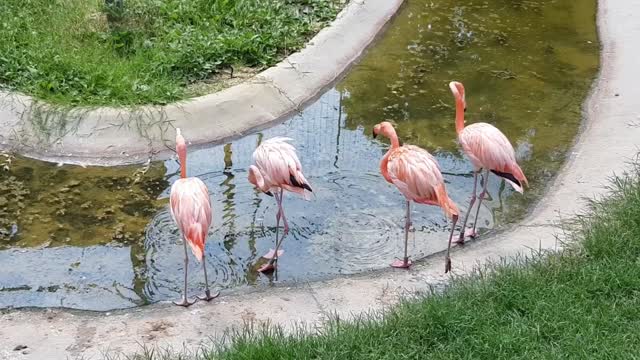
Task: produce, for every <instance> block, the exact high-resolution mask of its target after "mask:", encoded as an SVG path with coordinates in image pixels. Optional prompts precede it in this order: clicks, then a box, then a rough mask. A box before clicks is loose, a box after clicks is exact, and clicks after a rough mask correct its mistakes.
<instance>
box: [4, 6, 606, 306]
mask: <svg viewBox="0 0 640 360" xmlns="http://www.w3.org/2000/svg"><path fill="white" fill-rule="evenodd" d="M596 40H597V39H596V30H595V1H592V0H589V1H587V0H579V1H573V2H567V1H524V0H520V1H513V0H509V1H506V0H488V1H459V0H457V1H453V0H450V1H438V2H431V1H412V0H409V1H408V2H407V4H406V6H405V7H404V8H403V10H402V11H401V13H400V14H399V15H398V17H397V18H396V19H395V20H394V21H393V22H392V24H391V26H390V27H389V30H388V31H387V33H386V34H385V35H384V36H383V38H382V39H381V40H380V42H379V43H378V44H377V45H376V46H374V47H373V48H372V49H371V50H370V51H369V53H368V54H367V55H366V56H365V57H364V59H363V60H362V61H361V62H360V64H359V65H357V66H355V68H354V69H353V70H352V71H351V73H350V74H349V75H348V76H347V77H346V78H345V79H344V80H343V81H342V82H340V83H339V84H338V85H337V86H336V87H335V88H334V89H331V90H330V91H328V92H327V93H326V94H324V95H323V96H322V97H321V98H320V99H319V100H318V101H316V102H315V103H314V104H312V105H310V106H309V107H308V108H307V109H305V110H304V111H303V112H302V113H301V114H299V115H298V116H295V117H294V118H292V119H290V120H287V121H286V122H284V123H283V124H281V125H278V126H275V127H273V128H270V129H268V130H265V131H262V132H260V133H256V134H253V135H250V136H247V137H245V138H242V139H239V140H237V141H234V142H232V143H229V144H224V145H220V146H214V147H210V148H206V149H201V150H197V151H190V152H189V157H188V168H189V175H190V176H198V177H200V178H201V179H202V180H203V181H205V183H206V184H207V186H208V187H209V190H210V193H211V200H212V204H213V207H214V224H213V226H212V228H211V231H210V233H209V241H208V243H207V247H206V259H207V264H208V266H209V274H210V282H211V285H212V286H213V287H215V288H220V289H228V288H234V287H242V286H249V285H256V284H257V285H263V284H269V283H272V282H274V281H276V279H275V278H274V277H273V276H265V275H261V274H258V273H257V272H256V269H257V268H258V267H259V266H260V265H261V264H262V263H263V260H261V258H260V256H261V255H262V254H264V253H265V252H267V251H268V250H269V248H270V247H272V246H273V239H274V235H275V210H276V204H275V200H274V199H273V198H271V197H268V196H265V195H263V194H260V193H258V192H256V191H255V190H254V189H253V188H252V187H251V185H250V184H249V183H248V182H247V180H246V175H247V174H246V169H247V167H248V166H249V165H250V164H251V153H252V152H253V150H254V149H255V147H256V146H257V145H258V144H259V143H260V142H261V141H263V140H264V139H266V138H269V137H272V136H289V137H291V138H293V139H295V142H294V144H295V145H296V147H297V148H298V152H299V155H300V158H301V161H302V164H303V168H304V171H305V173H306V175H307V178H308V179H309V181H310V182H311V184H312V186H313V187H314V190H315V191H314V194H315V196H314V198H313V199H312V200H311V201H310V202H305V201H304V200H302V199H300V198H295V197H293V196H287V197H286V198H285V204H284V205H285V211H286V214H287V217H288V219H289V221H290V224H291V232H290V234H289V237H288V238H287V239H286V240H285V243H284V250H285V255H284V257H283V258H282V259H281V260H280V265H279V271H278V277H277V281H279V282H285V283H286V282H294V281H308V280H314V279H319V278H325V277H330V276H335V275H338V274H352V273H357V272H362V271H367V270H371V269H377V268H383V267H386V266H387V265H388V264H389V263H390V262H391V261H392V260H393V259H394V257H395V256H400V255H401V251H402V248H401V239H402V233H403V230H402V226H403V224H404V218H403V217H404V208H403V198H402V196H401V195H400V194H399V193H398V191H397V190H396V189H395V188H394V187H393V186H391V185H389V184H387V183H386V182H385V181H384V180H383V179H382V177H381V176H380V174H379V169H378V162H379V159H380V158H381V156H382V155H383V154H384V152H385V151H386V149H387V147H388V145H387V143H386V142H385V141H384V140H382V141H377V140H374V139H372V138H371V128H372V126H373V125H374V124H375V123H377V122H379V121H381V120H384V119H389V120H392V121H393V122H395V124H396V125H397V129H398V133H399V136H400V138H401V140H402V141H403V142H405V143H412V144H416V145H419V146H422V147H424V148H426V149H428V150H429V151H431V152H432V153H433V154H434V155H436V157H437V159H438V161H439V162H440V165H441V168H442V170H443V172H444V176H445V180H446V182H447V187H448V191H449V193H450V196H451V197H452V198H453V200H454V201H456V202H457V203H458V204H459V207H460V208H461V210H462V211H466V206H467V202H468V199H469V192H470V191H471V188H472V181H473V177H472V174H471V170H472V169H471V166H470V164H469V162H468V161H467V160H466V159H465V158H464V157H463V156H462V154H461V153H460V152H459V150H458V147H457V145H456V142H455V129H454V120H453V119H454V107H453V98H452V96H451V94H450V92H449V89H448V86H447V84H448V82H449V81H451V80H459V81H462V82H463V83H464V84H465V86H466V89H467V106H468V111H467V119H468V122H475V121H484V122H489V123H492V124H494V125H496V126H498V127H499V128H500V129H501V130H502V131H503V132H504V133H505V134H506V135H507V136H508V137H509V138H510V139H511V141H512V143H513V144H514V147H515V148H516V151H517V154H518V156H519V158H520V161H521V164H522V166H523V169H524V171H525V173H526V174H527V177H528V178H529V182H530V183H531V188H529V189H527V191H526V193H525V196H520V195H518V194H514V192H513V191H512V190H511V189H510V188H508V187H506V186H504V184H503V183H502V182H500V181H498V180H497V179H496V178H494V177H492V178H491V179H490V180H489V187H488V188H489V194H490V197H489V199H488V200H486V201H485V202H484V203H483V206H482V209H481V211H480V218H479V222H478V224H479V228H480V230H481V232H482V233H485V234H486V233H490V232H491V231H494V230H495V229H496V228H499V227H501V226H505V225H506V224H508V223H509V222H513V221H516V220H518V219H521V218H522V217H523V216H524V214H525V213H526V211H527V209H528V208H529V207H530V205H531V204H532V202H533V201H534V200H536V199H538V198H539V196H540V194H541V193H542V192H543V191H544V189H545V186H546V184H547V182H548V180H549V179H551V178H552V177H553V176H554V175H555V174H556V173H557V170H558V169H559V167H560V166H561V164H562V162H563V160H564V159H565V157H566V153H567V151H568V149H569V147H570V145H571V143H572V139H573V138H574V136H575V134H576V132H577V130H578V127H579V124H580V119H581V103H582V101H583V99H584V97H585V96H586V94H587V92H588V90H589V86H590V84H591V81H592V80H593V77H594V75H595V73H596V70H597V65H598V58H597V50H598V44H597V41H596ZM4 159H5V158H4V157H2V156H0V160H2V161H4ZM9 160H10V161H9ZM2 164H3V165H6V169H5V170H0V264H2V265H0V307H9V306H14V307H18V306H64V307H73V308H81V309H95V310H107V309H113V308H123V307H131V306H137V305H142V304H146V303H150V302H155V301H161V300H168V299H173V298H177V297H178V296H179V292H180V290H181V283H180V281H181V279H182V271H183V248H182V244H181V242H180V237H179V234H178V231H177V228H176V227H175V225H174V224H173V222H172V220H171V217H170V215H169V212H168V208H167V204H168V199H167V196H168V191H169V186H170V184H171V183H172V182H173V181H175V180H176V179H177V176H178V163H177V161H175V160H169V161H165V162H152V163H150V164H146V165H144V166H129V167H119V168H94V167H92V168H82V167H77V166H57V165H56V164H48V163H43V162H38V161H33V160H28V159H24V158H20V157H10V158H8V159H7V161H4V162H3V163H2ZM412 216H413V220H414V225H415V228H416V229H415V230H416V231H415V233H413V234H412V238H411V240H410V252H411V255H412V256H413V257H414V258H421V257H424V256H427V255H429V254H433V253H435V252H439V251H441V250H443V249H444V248H445V247H446V240H447V233H448V231H449V230H450V224H449V223H448V222H447V221H446V220H445V218H444V216H443V214H442V212H441V211H440V210H439V209H438V208H435V207H430V206H424V205H417V206H414V207H413V212H412ZM429 261H442V259H440V258H433V259H432V260H429ZM454 265H455V258H454ZM189 266H190V268H189V270H190V271H191V276H190V279H191V280H190V285H189V286H190V289H191V290H190V291H192V292H194V293H195V292H196V291H199V290H200V289H201V288H202V286H203V276H202V270H201V267H200V266H199V265H198V264H196V262H195V261H192V262H190V264H189Z"/></svg>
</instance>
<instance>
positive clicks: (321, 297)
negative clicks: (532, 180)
mask: <svg viewBox="0 0 640 360" xmlns="http://www.w3.org/2000/svg"><path fill="white" fill-rule="evenodd" d="M639 15H640V2H635V3H630V2H619V1H613V0H600V1H599V3H598V29H599V34H600V40H601V44H602V51H601V68H600V72H599V74H598V78H597V80H596V82H595V83H594V86H593V88H592V92H591V94H590V95H589V97H588V99H587V100H586V102H585V105H584V117H585V119H584V122H583V126H582V129H581V132H580V134H579V135H578V137H577V138H576V140H575V144H574V147H573V149H572V151H571V153H570V155H569V157H568V159H567V161H566V163H565V164H564V166H563V168H562V169H561V171H560V172H559V174H558V176H557V177H556V179H555V180H554V181H553V182H552V183H551V184H550V187H549V190H548V191H547V193H546V194H545V195H544V196H543V198H542V199H541V200H540V201H539V202H538V204H537V205H536V206H535V208H534V209H533V210H532V212H531V213H530V214H529V215H528V216H527V217H526V218H525V219H524V220H523V221H522V222H521V223H519V224H518V225H516V226H514V227H512V228H511V229H509V230H506V231H503V232H500V233H497V234H495V235H493V236H490V237H487V238H485V239H482V240H479V241H473V242H469V243H468V244H467V245H465V246H464V247H458V248H456V249H454V252H453V254H452V259H453V266H454V276H457V275H465V274H468V273H469V272H470V271H472V270H473V269H475V268H476V267H477V266H478V265H480V264H486V263H489V262H497V261H501V260H502V259H505V258H507V259H508V258H513V257H516V256H519V255H522V254H525V255H527V254H530V253H531V252H536V251H539V250H557V249H559V248H560V246H561V243H562V242H561V241H562V240H563V239H564V237H565V235H566V234H565V233H563V230H562V227H560V226H559V224H562V223H563V222H564V221H565V220H568V219H572V218H573V217H574V216H575V214H579V213H582V212H583V211H584V209H585V206H586V204H587V201H586V200H585V199H586V198H593V197H599V196H603V195H606V193H607V190H606V185H607V184H608V182H609V180H610V177H611V176H612V175H614V174H622V173H624V172H625V171H626V170H629V169H630V166H631V165H630V161H631V160H632V159H633V158H634V156H635V154H636V153H637V152H638V144H640V115H639V113H638V111H637V109H636V106H635V102H636V101H637V100H636V99H639V98H640V88H639V87H637V86H635V82H636V79H638V78H640V68H638V66H637V65H636V60H635V59H636V58H637V57H638V56H640V50H638V49H637V47H636V46H635V42H634V41H633V39H636V38H638V37H640V26H638V25H637V22H636V19H637V18H638V16H639ZM420 240H421V239H417V241H420ZM443 270H444V262H443V258H442V254H437V255H435V256H431V257H429V258H427V259H425V260H423V261H420V262H418V263H417V264H416V265H415V266H414V267H413V268H412V269H410V270H408V271H406V270H398V269H386V270H380V271H376V272H369V273H364V274H360V275H356V276H349V277H338V278H334V279H331V280H326V281H319V282H312V283H298V284H295V285H289V286H276V287H267V288H260V289H258V290H256V291H252V292H238V293H232V294H226V295H223V296H222V297H220V298H218V299H216V300H214V301H212V302H211V303H198V304H196V305H194V306H192V307H191V308H188V309H183V308H179V307H175V306H172V305H170V304H168V303H162V304H156V305H151V306H146V307H141V308H137V309H132V310H122V311H113V312H107V313H95V312H81V311H71V310H63V309H32V310H9V311H3V312H0V339H2V341H1V342H0V358H2V359H65V358H69V357H70V358H74V357H77V356H83V357H84V358H97V359H100V358H102V356H101V354H102V353H103V352H105V351H111V352H116V353H117V352H124V353H129V354H131V353H133V352H136V351H140V349H141V348H140V344H141V343H145V344H146V345H148V346H160V347H172V348H174V349H177V350H179V349H182V348H183V347H187V348H189V349H195V348H196V347H198V346H200V345H202V344H203V343H204V344H207V343H208V342H209V341H210V340H209V339H210V337H212V336H213V337H215V336H220V335H221V334H223V333H224V331H225V330H226V329H229V328H232V327H239V326H242V325H243V324H244V323H246V322H255V323H258V324H260V323H269V324H277V325H281V326H283V327H284V328H285V329H294V328H295V327H296V326H298V325H299V324H306V325H307V326H308V327H309V328H313V327H314V326H322V324H323V323H324V322H325V321H326V319H327V318H328V317H330V316H334V315H338V316H340V317H341V318H346V319H348V318H350V317H352V316H354V314H361V313H363V312H367V311H378V310H384V309H387V308H388V307H389V306H391V305H393V304H396V303H397V302H398V301H399V300H400V299H402V298H405V297H407V296H412V295H416V294H418V295H419V294H425V293H428V292H429V291H430V289H431V288H432V287H434V286H435V287H440V286H444V285H445V284H447V283H448V282H449V281H450V279H451V277H450V275H445V274H444V272H443ZM17 345H26V346H28V348H27V349H28V352H27V353H26V354H22V353H21V352H20V351H13V348H14V347H15V346H17Z"/></svg>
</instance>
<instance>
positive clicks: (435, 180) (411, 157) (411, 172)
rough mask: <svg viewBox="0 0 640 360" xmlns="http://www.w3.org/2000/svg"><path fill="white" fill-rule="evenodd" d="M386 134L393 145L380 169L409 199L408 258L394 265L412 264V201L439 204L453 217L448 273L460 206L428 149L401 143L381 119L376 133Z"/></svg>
mask: <svg viewBox="0 0 640 360" xmlns="http://www.w3.org/2000/svg"><path fill="white" fill-rule="evenodd" d="M377 135H383V136H386V137H388V138H389V139H390V140H391V148H390V149H389V151H387V153H386V154H385V155H384V157H383V158H382V161H381V162H380V172H382V176H383V177H384V178H385V179H386V180H387V181H388V182H390V183H392V184H393V185H395V186H396V187H397V188H398V190H400V192H401V193H402V194H403V195H404V197H405V198H406V200H407V214H406V219H405V225H404V258H403V259H401V260H400V259H398V260H396V261H394V262H393V263H392V264H391V266H393V267H397V268H408V267H410V266H411V261H410V260H409V255H408V254H407V243H408V241H409V227H410V226H411V201H414V202H416V203H418V204H427V205H435V206H439V207H441V208H442V210H443V211H444V213H445V215H447V216H449V217H451V219H452V221H453V224H452V225H451V234H449V245H448V247H447V256H446V260H445V270H444V271H445V273H446V272H449V271H450V270H451V258H450V257H449V252H450V250H451V239H452V238H453V231H454V229H455V226H456V222H457V221H458V207H457V206H456V204H455V203H454V202H453V200H451V199H450V198H449V195H447V190H446V188H445V186H444V179H443V178H442V174H441V173H440V166H439V165H438V162H437V161H436V159H435V158H434V157H433V156H432V155H431V154H429V152H428V151H427V150H424V149H421V148H419V147H417V146H413V145H403V146H400V142H399V141H398V135H397V134H396V130H395V129H394V128H393V125H391V123H389V122H386V121H384V122H381V123H380V124H377V125H376V126H374V127H373V137H374V138H375V137H376V136H377Z"/></svg>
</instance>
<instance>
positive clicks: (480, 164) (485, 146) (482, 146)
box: [449, 81, 528, 244]
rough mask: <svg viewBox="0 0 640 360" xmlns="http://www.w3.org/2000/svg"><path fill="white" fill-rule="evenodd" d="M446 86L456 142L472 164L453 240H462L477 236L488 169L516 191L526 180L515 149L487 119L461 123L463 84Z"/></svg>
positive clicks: (461, 242) (463, 98)
mask: <svg viewBox="0 0 640 360" xmlns="http://www.w3.org/2000/svg"><path fill="white" fill-rule="evenodd" d="M449 88H450V89H451V92H452V93H453V97H454V98H455V100H456V132H457V133H458V142H459V143H460V145H461V146H462V150H463V151H464V153H465V154H466V155H467V157H469V160H471V163H472V164H473V167H474V169H473V192H472V193H471V201H470V203H469V208H468V210H467V214H466V215H465V217H464V222H463V223H462V228H461V231H460V237H459V239H458V241H456V242H457V243H460V244H464V239H465V237H467V236H469V237H471V238H475V237H476V236H477V234H476V225H477V224H476V223H477V221H478V214H479V213H480V206H481V205H482V200H483V199H484V197H485V196H486V194H487V184H488V183H489V172H492V173H494V174H496V175H497V176H499V177H501V178H503V179H504V180H505V181H506V182H508V183H509V184H511V186H513V188H514V189H515V190H516V191H517V192H519V193H522V192H523V185H524V184H528V183H527V178H526V177H525V176H524V173H523V172H522V169H520V166H519V165H518V163H517V162H516V155H515V151H514V150H513V146H511V143H510V142H509V139H507V137H506V136H505V135H504V134H503V133H502V132H501V131H500V130H498V129H497V128H496V127H495V126H493V125H490V124H487V123H474V124H471V125H469V126H466V127H465V126H464V113H465V111H466V110H467V103H466V99H465V94H464V86H463V85H462V83H460V82H457V81H452V82H450V83H449ZM483 169H484V170H485V171H486V172H485V175H484V184H483V188H482V192H481V193H480V196H479V198H480V201H478V209H477V210H476V216H475V220H473V228H472V229H470V231H466V230H465V229H466V226H467V220H468V219H469V214H470V213H471V209H472V208H473V205H474V204H475V202H476V186H477V182H478V174H479V173H480V172H481V171H482V170H483Z"/></svg>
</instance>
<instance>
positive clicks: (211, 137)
mask: <svg viewBox="0 0 640 360" xmlns="http://www.w3.org/2000/svg"><path fill="white" fill-rule="evenodd" d="M403 1H404V0H351V1H350V2H349V4H347V5H346V7H345V8H344V9H343V10H342V12H340V14H339V15H338V17H337V18H336V20H334V21H333V23H332V24H331V25H330V26H328V27H327V28H325V29H323V30H321V31H320V32H319V33H318V34H317V35H316V36H315V37H314V38H313V39H312V40H311V41H310V42H309V44H308V45H307V46H306V47H305V48H304V49H303V50H301V51H300V52H298V53H295V54H293V55H291V56H289V57H288V58H287V59H285V60H284V61H282V62H281V63H279V64H277V65H276V66H275V67H272V68H270V69H267V70H265V71H264V72H262V73H260V74H258V75H257V76H255V77H254V78H253V79H252V80H250V81H248V82H246V83H243V84H240V85H236V86H233V87H231V88H228V89H225V90H223V91H220V92H217V93H214V94H210V95H205V96H202V97H198V98H194V99H191V100H188V101H185V102H181V103H176V104H171V105H167V106H155V107H153V106H147V107H139V108H135V109H116V108H97V109H73V110H56V109H54V108H52V107H51V106H47V105H46V104H42V103H40V102H37V101H35V100H34V99H33V98H31V97H29V96H24V95H20V94H14V93H7V92H0V150H10V151H12V152H16V153H19V154H22V155H25V156H29V157H32V158H36V159H41V160H48V161H54V162H66V163H76V164H83V165H120V164H130V163H138V162H144V161H146V160H147V159H149V158H151V157H153V158H154V159H161V158H165V157H167V156H168V154H170V153H171V152H170V151H168V150H169V149H168V146H172V145H171V144H172V143H173V140H174V136H175V131H174V128H175V127H180V128H182V130H183V133H184V135H185V137H186V138H187V139H189V140H190V141H191V143H192V144H193V145H196V146H197V145H203V144H215V143H221V142H224V141H228V140H231V139H233V138H236V137H240V136H242V135H245V134H247V133H249V132H251V131H254V130H256V129H259V128H261V127H267V126H269V125H271V124H273V123H275V122H277V121H282V120H284V119H285V118H286V117H287V116H289V115H291V114H293V113H295V112H296V111H299V110H301V109H302V107H304V105H305V104H307V103H308V102H310V101H311V100H313V99H315V98H316V97H317V96H318V95H319V94H321V93H322V92H323V91H324V90H326V89H327V88H328V87H329V86H331V85H332V84H334V83H335V82H336V81H337V80H338V79H339V78H340V77H341V76H342V75H343V74H344V73H345V72H346V71H347V70H348V69H349V67H350V66H351V65H352V64H353V63H354V62H355V61H357V60H358V59H359V58H360V56H361V55H362V54H363V52H364V51H365V49H366V48H367V46H368V45H369V44H371V43H372V42H373V40H374V39H375V38H376V36H377V34H378V33H379V32H380V31H381V30H382V29H383V28H384V26H385V24H386V23H387V22H388V21H389V20H390V19H391V18H392V17H393V15H395V13H396V12H397V11H398V9H399V8H400V6H401V5H402V3H403Z"/></svg>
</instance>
